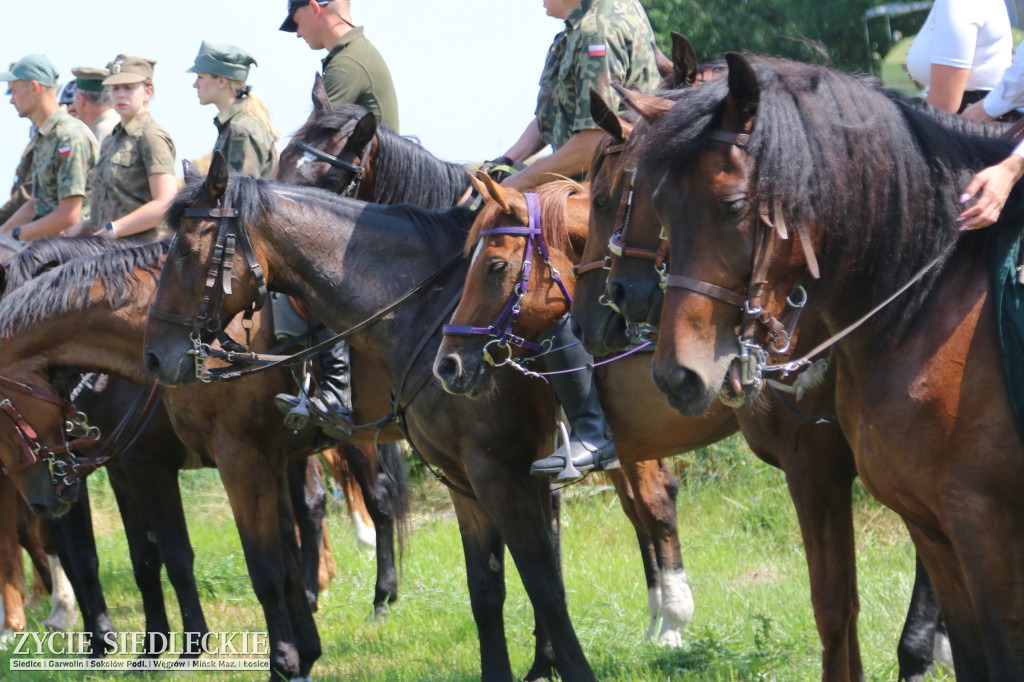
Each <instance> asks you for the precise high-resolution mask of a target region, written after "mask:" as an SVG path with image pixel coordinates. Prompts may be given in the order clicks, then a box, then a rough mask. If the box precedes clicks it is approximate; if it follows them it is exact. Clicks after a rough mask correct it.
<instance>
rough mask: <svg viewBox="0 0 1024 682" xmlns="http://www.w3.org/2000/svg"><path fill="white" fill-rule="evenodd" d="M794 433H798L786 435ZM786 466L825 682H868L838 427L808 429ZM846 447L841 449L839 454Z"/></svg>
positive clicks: (848, 461) (849, 475) (851, 474)
mask: <svg viewBox="0 0 1024 682" xmlns="http://www.w3.org/2000/svg"><path fill="white" fill-rule="evenodd" d="M784 432H786V433H793V432H794V430H789V431H784ZM783 449H784V450H785V452H786V453H787V455H788V454H789V453H793V454H792V456H788V457H786V458H785V459H784V460H783V462H782V464H783V470H784V472H785V475H786V485H787V487H788V488H789V495H790V497H791V498H792V500H793V505H794V507H795V508H796V515H797V520H798V521H799V522H800V534H801V536H802V538H803V542H804V554H805V555H806V558H807V569H808V573H809V576H810V586H811V604H812V606H813V609H814V622H815V625H816V626H817V628H818V637H819V638H820V640H821V645H822V679H823V680H839V681H842V682H846V681H847V680H860V679H863V676H864V671H863V667H862V664H861V658H860V645H859V642H858V639H857V616H858V614H859V612H860V602H859V598H858V595H857V564H856V558H855V546H854V536H853V506H852V505H853V497H852V489H851V486H852V485H853V480H854V478H855V477H856V470H855V469H854V465H853V461H852V457H845V458H840V457H829V456H828V455H829V454H830V453H833V452H846V451H847V449H848V446H847V445H846V441H845V440H844V439H842V438H841V436H840V435H839V434H838V432H837V430H836V429H834V428H833V427H827V428H821V429H816V428H813V427H811V428H805V429H804V430H803V433H802V434H801V436H800V440H799V442H798V444H797V447H796V450H795V451H793V450H792V449H789V448H786V447H785V446H783ZM840 449H841V450H840Z"/></svg>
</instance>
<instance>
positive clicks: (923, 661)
mask: <svg viewBox="0 0 1024 682" xmlns="http://www.w3.org/2000/svg"><path fill="white" fill-rule="evenodd" d="M914 563H915V570H914V591H913V593H912V594H911V595H910V608H909V609H908V611H907V620H906V622H905V623H904V624H903V632H902V633H901V634H900V642H899V644H898V645H897V647H896V660H898V661H899V665H900V670H899V679H900V680H907V682H919V681H920V680H923V679H924V677H925V675H927V674H928V670H929V668H931V667H932V660H933V658H932V657H933V654H934V650H935V637H936V629H937V626H938V624H939V622H940V620H941V617H940V615H939V600H938V599H937V598H936V596H935V590H934V589H932V582H931V579H929V577H928V571H926V570H925V569H924V564H923V563H922V562H921V557H919V556H918V557H916V558H915V562H914Z"/></svg>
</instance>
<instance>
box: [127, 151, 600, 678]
mask: <svg viewBox="0 0 1024 682" xmlns="http://www.w3.org/2000/svg"><path fill="white" fill-rule="evenodd" d="M222 202H223V203H224V206H226V207H231V208H230V209H228V210H227V211H226V212H225V214H232V215H233V214H234V211H235V207H237V210H238V217H237V218H235V217H232V218H228V219H226V220H225V223H224V224H226V226H227V227H228V231H229V232H230V233H231V234H233V235H235V236H236V238H239V239H242V240H243V241H244V243H245V244H247V246H243V247H242V251H244V252H246V253H247V255H245V256H244V257H243V255H242V254H238V253H236V254H235V257H234V258H232V259H231V261H232V263H231V270H232V273H233V274H231V275H230V284H231V287H230V289H231V293H224V294H223V296H221V295H218V297H217V298H218V299H219V300H220V301H221V303H222V306H221V307H222V310H221V311H220V313H219V314H217V315H214V318H216V319H220V320H226V319H229V317H230V316H231V315H233V314H235V313H237V312H238V311H239V310H241V309H243V308H246V307H248V306H249V305H250V304H251V303H252V302H254V301H255V300H256V296H257V289H256V280H257V278H256V277H255V276H254V274H253V273H254V270H253V269H250V262H252V261H253V260H254V261H255V262H256V263H257V264H258V265H259V272H261V273H263V274H264V275H265V277H266V285H267V286H268V287H269V288H271V289H273V290H275V291H280V292H282V293H286V294H289V295H294V296H297V297H300V298H302V299H303V300H304V302H305V303H306V304H307V307H308V308H309V310H310V311H311V312H312V313H313V314H314V315H316V316H317V317H319V318H320V319H322V320H324V322H325V323H326V324H327V325H328V326H329V327H331V328H332V329H347V328H348V327H350V326H352V325H353V324H354V323H355V321H357V320H360V319H363V318H367V319H368V320H372V322H373V323H372V324H371V323H370V322H369V321H367V322H365V323H364V324H362V325H361V326H360V327H358V328H357V331H356V332H354V333H352V334H350V335H349V336H348V340H349V342H350V343H351V345H352V347H353V348H355V349H357V350H359V351H361V352H362V353H363V354H364V355H366V356H367V357H369V358H370V359H371V360H373V361H374V362H375V363H377V364H378V365H379V366H380V367H381V368H382V369H383V370H384V371H385V373H386V374H387V376H388V388H389V389H390V392H391V393H392V394H393V395H394V400H395V406H394V408H393V409H394V413H395V414H396V416H397V418H398V422H399V423H400V424H401V425H402V426H403V428H404V429H405V431H406V432H407V435H408V440H409V441H410V443H411V444H412V445H413V447H414V448H415V450H416V451H418V452H419V454H420V455H421V456H422V457H423V458H424V459H425V460H426V461H427V462H428V463H430V465H431V467H432V468H434V470H435V471H436V472H437V474H438V475H439V476H441V477H442V478H443V480H445V481H447V483H448V484H449V485H450V486H451V488H452V490H451V498H452V501H453V504H454V506H455V510H456V515H457V516H458V519H459V524H460V529H461V531H462V539H463V546H464V550H465V553H466V565H467V574H468V581H469V588H470V599H471V602H472V606H473V615H474V619H475V621H476V624H477V629H478V633H479V637H480V648H481V651H480V664H481V671H482V676H483V678H484V679H488V680H491V679H500V680H509V679H511V668H510V663H509V657H508V650H507V646H506V643H505V638H504V623H503V618H502V602H503V601H504V582H503V581H504V547H505V546H506V545H507V546H508V548H509V550H510V551H511V553H512V556H513V558H514V559H515V561H516V564H517V566H518V567H519V572H520V576H521V578H522V580H523V583H524V586H525V587H526V591H527V594H528V595H529V597H530V600H531V603H532V604H533V607H534V614H535V617H536V634H537V650H536V652H535V660H534V665H533V667H532V668H531V670H530V672H529V673H528V678H529V679H540V678H541V677H545V676H547V675H548V674H549V673H550V669H551V666H552V665H553V666H554V667H555V668H556V669H557V670H558V671H559V672H560V673H561V674H562V675H563V676H564V677H567V678H571V679H593V677H594V676H593V672H592V671H591V669H590V666H589V664H588V663H587V661H586V658H585V656H584V654H583V651H582V647H581V646H580V644H579V640H578V638H577V637H576V634H575V631H574V630H573V627H572V624H571V621H570V619H569V615H568V609H567V606H566V602H565V590H564V587H563V585H562V582H561V579H560V571H559V565H558V557H557V553H556V552H555V549H554V546H553V545H552V535H551V527H550V525H549V518H550V517H549V514H550V511H551V507H550V504H547V503H546V500H547V499H548V496H549V494H550V491H549V486H548V485H547V484H546V482H544V484H542V483H541V482H539V481H537V480H535V479H533V478H532V477H531V476H530V475H529V465H530V463H531V462H532V461H534V460H535V459H536V458H537V457H539V456H540V455H541V453H544V454H547V453H548V452H550V450H549V448H550V447H552V445H553V444H552V442H551V440H550V438H549V436H548V432H547V429H524V428H523V427H522V425H523V424H535V423H553V421H554V418H555V415H554V404H553V401H552V400H551V396H550V394H549V393H547V392H545V391H543V390H540V389H541V387H539V386H537V384H536V382H530V381H526V380H525V377H521V376H517V375H515V374H514V373H511V372H510V373H507V374H506V375H505V376H503V377H502V391H501V393H500V396H499V398H498V399H496V400H495V401H493V402H490V403H487V404H483V405H481V404H479V403H476V402H471V401H469V400H466V399H464V398H456V397H454V396H451V395H449V394H447V393H445V392H444V391H443V389H441V387H440V385H439V384H438V383H437V382H435V381H432V376H431V373H430V369H431V368H430V365H431V363H430V361H429V360H428V359H427V358H429V357H432V356H433V354H434V352H435V350H436V346H437V344H438V343H439V341H440V333H439V332H440V326H441V324H442V323H443V321H444V320H445V319H446V318H447V317H448V315H449V314H450V311H451V309H452V308H453V307H454V304H455V302H456V300H457V297H458V296H459V294H460V289H461V286H460V285H461V282H462V280H463V279H464V277H465V266H464V265H463V264H462V263H461V250H462V249H461V246H462V242H463V240H464V239H465V235H466V232H467V230H468V228H469V225H470V222H471V218H472V213H471V212H470V211H468V210H466V209H463V208H455V209H449V210H447V211H442V212H439V213H430V212H427V211H424V210H422V209H417V208H415V207H412V206H408V205H400V206H379V205H376V204H364V203H362V202H358V201H354V200H347V199H343V198H338V197H335V196H333V195H331V194H329V193H326V192H323V191H321V190H315V189H309V188H302V187H293V186H288V185H280V184H276V183H272V182H269V181H266V180H254V179H251V178H245V177H239V176H233V177H231V178H229V177H228V175H227V167H226V164H225V163H224V161H223V159H222V158H219V159H218V158H217V157H215V158H214V162H213V164H212V166H211V169H210V174H209V175H208V176H207V178H206V180H205V181H204V182H203V183H198V182H193V183H190V184H189V185H186V187H185V188H184V189H183V190H182V191H181V192H179V194H178V196H177V198H176V200H175V202H174V204H173V206H172V209H171V212H170V213H169V220H170V222H171V224H172V225H174V226H175V228H176V229H175V236H174V239H173V242H172V247H171V252H170V255H169V259H170V261H171V263H173V265H171V266H169V267H168V268H166V269H165V270H164V273H163V275H162V277H161V279H160V287H159V290H158V293H157V298H156V302H155V303H154V311H155V313H154V314H153V315H151V317H150V323H149V327H148V328H147V331H146V355H145V361H146V365H147V367H148V368H149V369H150V371H151V372H152V373H153V374H154V375H156V376H157V377H158V378H159V379H160V381H161V382H162V383H164V384H168V385H178V384H181V383H186V382H191V381H194V380H195V373H196V369H195V356H194V355H192V354H190V351H191V350H193V349H194V348H195V344H194V343H193V340H192V338H196V343H205V342H206V339H208V338H209V335H208V333H207V332H200V333H198V334H196V335H192V336H191V338H190V327H188V326H184V325H180V324H175V323H172V322H169V321H167V319H166V318H168V317H177V316H179V315H181V316H182V317H183V318H185V319H188V318H191V316H192V315H191V313H192V312H193V311H195V310H196V305H197V304H198V301H199V299H200V297H201V296H202V288H203V285H202V284H201V282H200V278H201V277H202V275H201V274H200V271H205V270H206V269H207V268H208V267H209V265H210V264H211V261H210V258H211V257H212V256H213V253H212V251H213V246H214V237H213V235H212V233H211V228H212V227H214V224H213V223H211V219H210V218H209V217H203V216H204V214H209V213H210V211H211V210H212V211H213V212H214V213H220V211H221V209H220V208H215V207H217V206H218V205H220V204H221V203H222ZM243 226H244V227H243ZM243 230H244V232H243ZM225 238H226V237H225ZM240 244H241V242H240ZM250 247H251V249H250ZM256 254H259V255H258V256H257V255H256ZM442 265H443V267H441V266H442ZM224 280H225V281H227V277H225V278H224ZM417 282H420V283H419V284H418V285H417ZM221 286H222V285H221V284H218V285H217V287H218V290H220V287H221ZM403 293H405V294H406V296H404V297H403V298H402V299H401V300H400V301H399V300H398V299H399V296H400V295H402V294H403ZM388 302H392V303H394V305H391V306H387V307H385V306H386V304H387V303H388ZM414 304H415V305H414ZM373 313H376V314H373ZM197 337H198V338H197ZM356 385H357V386H358V384H356ZM513 406H514V407H513ZM389 413H391V410H387V411H386V412H385V414H389ZM398 436H399V430H398V428H397V427H396V426H395V425H394V424H391V425H389V426H388V427H387V428H385V429H384V430H383V431H382V433H381V438H382V439H394V438H398Z"/></svg>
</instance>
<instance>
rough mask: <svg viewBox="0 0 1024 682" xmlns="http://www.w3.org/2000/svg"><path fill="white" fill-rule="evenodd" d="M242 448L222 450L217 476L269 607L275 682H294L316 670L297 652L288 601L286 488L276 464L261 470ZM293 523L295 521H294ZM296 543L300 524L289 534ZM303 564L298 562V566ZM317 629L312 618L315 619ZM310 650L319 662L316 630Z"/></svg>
mask: <svg viewBox="0 0 1024 682" xmlns="http://www.w3.org/2000/svg"><path fill="white" fill-rule="evenodd" d="M258 445H259V444H258V443H253V444H249V447H250V449H251V451H253V452H256V451H258ZM241 447H242V446H241V445H240V444H238V443H232V444H231V448H230V449H229V448H228V447H223V448H218V455H219V456H218V458H217V472H218V473H219V474H220V479H221V482H222V484H223V485H224V489H225V491H226V492H227V496H228V502H229V503H230V504H231V511H232V514H233V515H234V517H235V526H236V527H237V528H238V534H239V537H240V539H241V542H242V549H243V551H244V553H245V563H246V567H247V568H248V570H249V578H250V579H251V580H252V586H253V591H254V592H255V594H256V598H257V599H258V600H259V602H260V606H262V607H263V614H264V617H265V618H266V623H267V636H268V639H269V644H270V652H269V653H270V667H271V673H270V678H269V679H270V680H271V682H279V681H280V679H281V677H284V678H285V679H292V678H294V677H298V676H299V674H300V667H304V668H306V670H305V672H303V674H306V673H308V670H309V668H311V667H312V660H306V658H305V656H308V654H306V653H305V650H304V652H303V655H304V657H303V660H302V661H300V652H299V649H298V647H297V646H296V639H295V632H294V629H293V627H292V621H291V618H290V617H289V615H288V605H287V604H286V601H285V572H286V558H285V556H284V549H283V547H282V546H281V545H282V537H286V533H283V532H282V529H281V527H280V526H281V523H282V521H281V519H280V513H281V512H280V508H279V504H278V499H277V498H278V494H279V492H278V491H279V488H280V487H281V485H282V482H281V477H282V476H283V474H282V473H281V472H273V471H271V470H270V469H271V467H272V466H273V464H272V463H263V464H262V465H261V466H256V464H255V462H254V461H253V459H252V458H250V457H244V456H239V455H238V454H237V452H238V451H240V450H241ZM284 485H286V483H284ZM289 520H291V519H290V517H289ZM287 533H290V534H291V538H292V543H293V544H294V542H295V540H294V539H295V527H294V524H293V525H291V526H289V527H288V528H287ZM296 564H297V562H296ZM302 602H303V604H305V608H306V610H307V611H308V610H309V602H308V601H307V600H306V597H305V594H303V595H302ZM310 622H311V623H312V613H310ZM303 644H304V646H306V647H310V649H312V647H315V654H316V655H312V658H313V659H315V658H316V656H317V655H319V648H320V640H319V637H318V636H317V635H316V630H315V626H314V630H313V638H312V640H311V641H308V642H304V643H303Z"/></svg>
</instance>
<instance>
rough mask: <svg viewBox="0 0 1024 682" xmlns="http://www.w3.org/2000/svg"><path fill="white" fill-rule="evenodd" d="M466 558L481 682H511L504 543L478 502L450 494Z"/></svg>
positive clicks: (457, 494) (455, 493) (453, 492)
mask: <svg viewBox="0 0 1024 682" xmlns="http://www.w3.org/2000/svg"><path fill="white" fill-rule="evenodd" d="M451 498H452V503H453V504H454V505H455V516H456V518H457V519H458V521H459V535H460V536H461V537H462V549H463V553H464V554H465V558H466V580H467V582H468V584H469V602H470V605H471V606H472V609H473V620H474V621H475V622H476V629H477V636H478V637H479V639H480V679H481V680H485V681H487V682H512V679H513V678H512V663H511V661H510V660H509V657H508V645H507V643H506V642H505V619H504V616H503V613H502V608H503V607H504V605H505V543H504V542H503V541H502V538H501V533H500V532H499V531H498V528H497V526H496V525H495V523H494V521H493V520H492V517H491V516H490V515H489V514H488V513H487V512H486V511H485V510H484V509H483V507H482V506H481V505H480V504H479V502H477V501H476V500H471V499H469V498H467V497H464V496H462V495H460V494H459V493H457V492H455V491H452V492H451Z"/></svg>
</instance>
